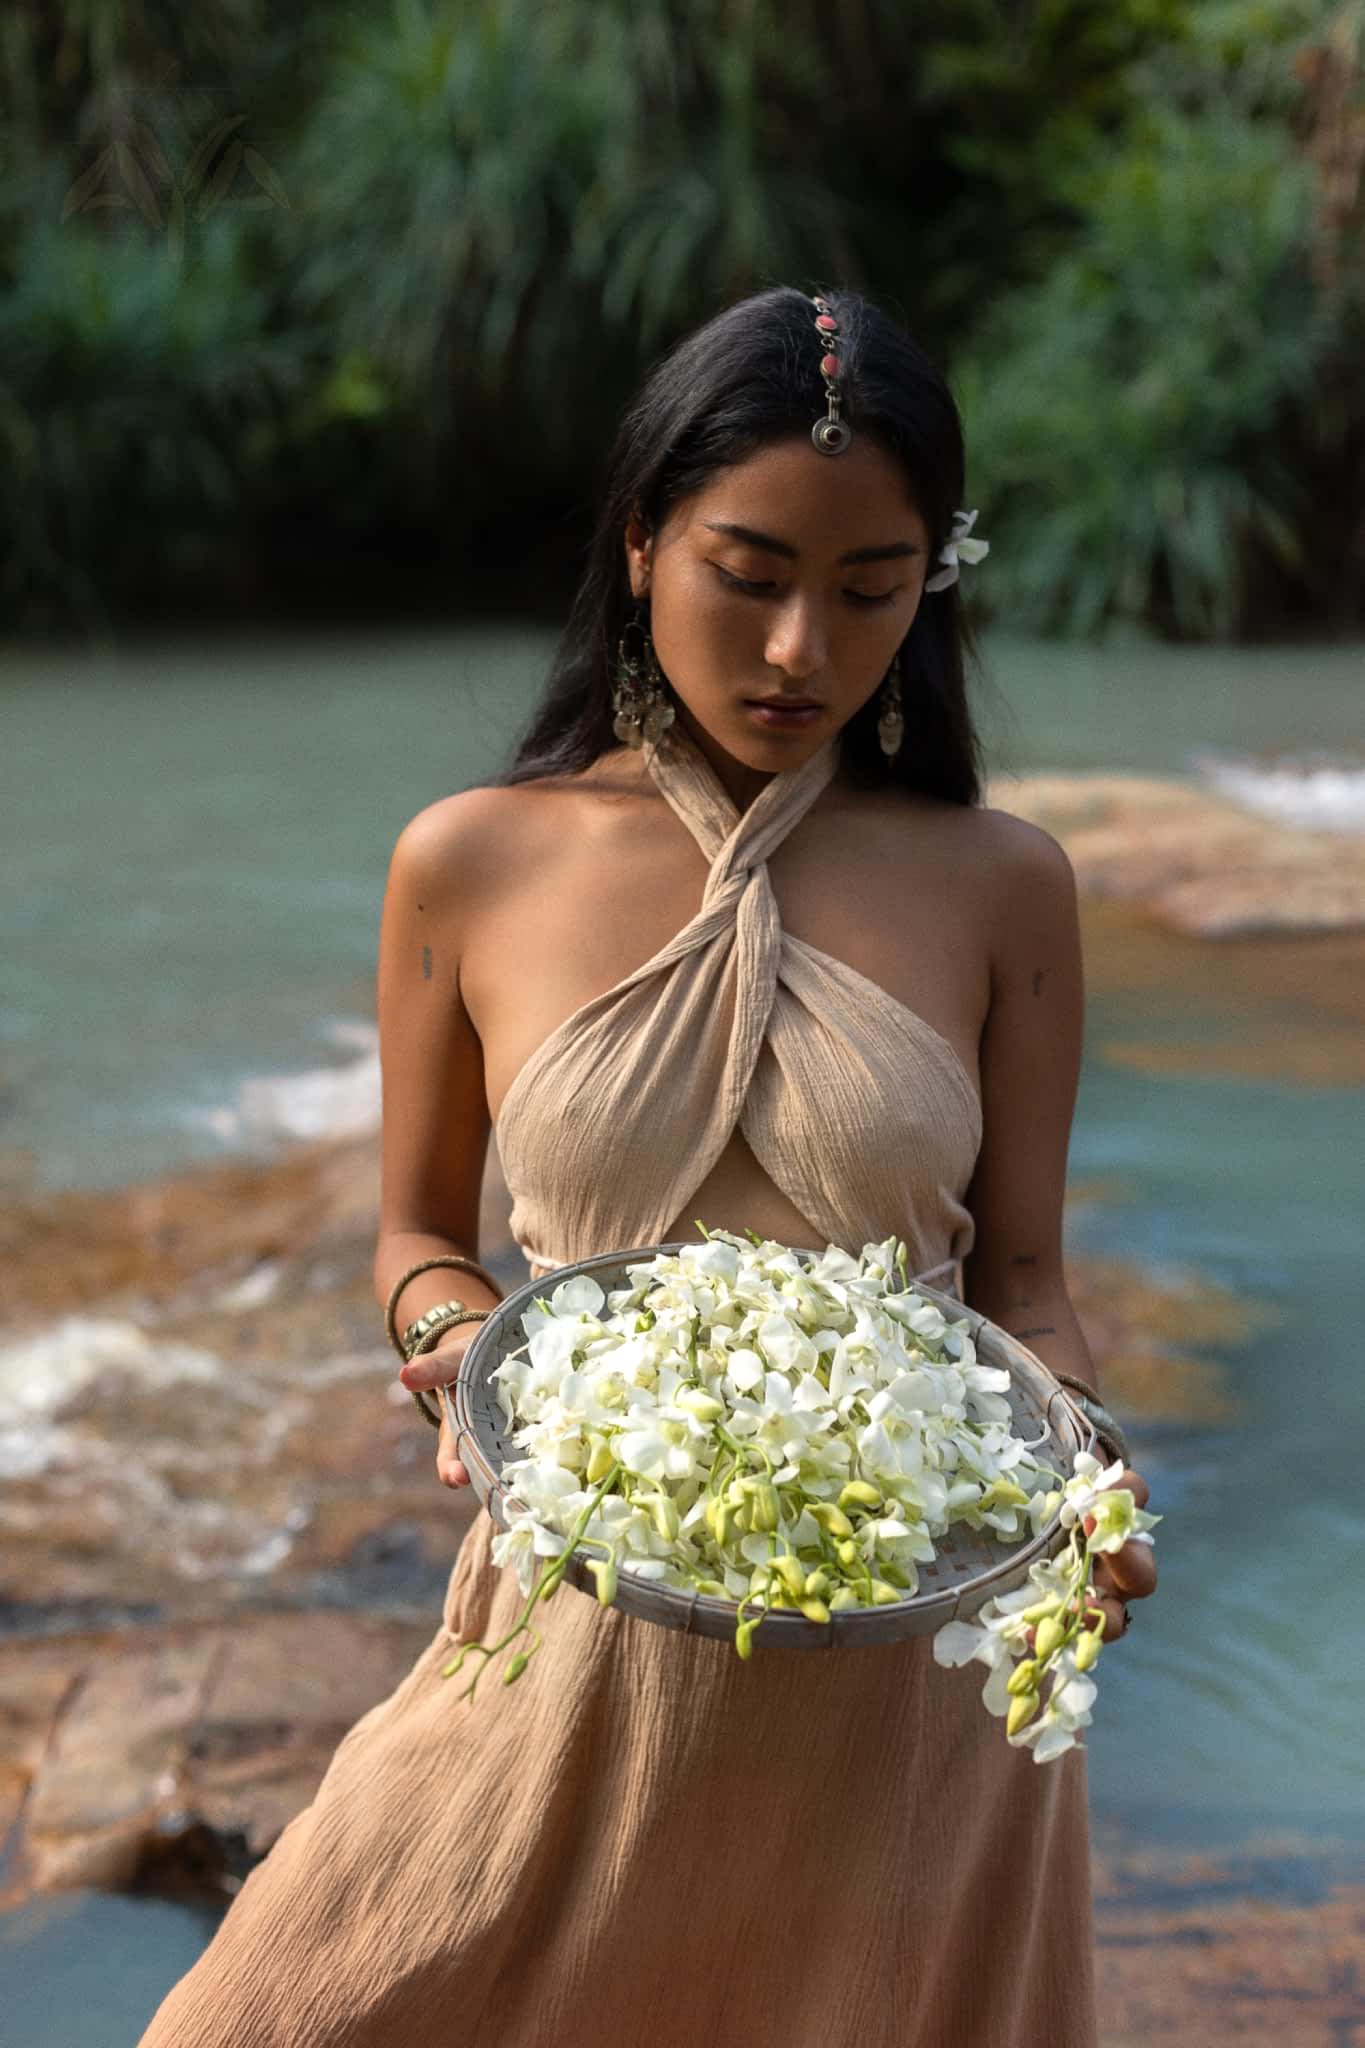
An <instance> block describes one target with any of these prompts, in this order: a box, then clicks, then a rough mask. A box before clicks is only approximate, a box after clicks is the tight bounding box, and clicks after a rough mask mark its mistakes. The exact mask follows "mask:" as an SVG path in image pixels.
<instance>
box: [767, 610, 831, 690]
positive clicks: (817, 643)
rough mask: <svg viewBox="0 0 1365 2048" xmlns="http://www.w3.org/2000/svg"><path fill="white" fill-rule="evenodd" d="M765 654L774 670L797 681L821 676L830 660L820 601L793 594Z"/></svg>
mask: <svg viewBox="0 0 1365 2048" xmlns="http://www.w3.org/2000/svg"><path fill="white" fill-rule="evenodd" d="M765 652H766V654H767V659H768V663H769V666H770V667H772V668H780V669H781V670H782V671H783V673H784V674H785V675H789V676H791V677H792V678H793V679H794V680H795V681H796V682H801V683H804V682H806V681H808V680H809V678H810V677H811V676H815V675H819V674H820V672H821V670H822V669H823V668H824V666H825V664H826V662H827V660H828V658H829V650H828V646H827V643H826V637H825V627H824V619H823V615H822V608H821V605H820V602H819V600H818V599H816V598H810V597H803V596H801V595H800V594H799V593H798V592H796V591H793V592H792V595H791V597H790V598H789V599H788V601H787V603H786V604H785V605H783V606H782V608H781V610H780V612H779V613H778V616H777V617H776V618H775V619H774V620H773V625H772V630H771V632H770V633H769V635H768V644H767V648H766V650H765Z"/></svg>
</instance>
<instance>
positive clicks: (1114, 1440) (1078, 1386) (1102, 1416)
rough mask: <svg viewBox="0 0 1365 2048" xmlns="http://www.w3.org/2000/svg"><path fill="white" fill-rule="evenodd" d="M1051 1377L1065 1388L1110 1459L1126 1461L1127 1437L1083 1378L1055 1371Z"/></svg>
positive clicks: (1125, 1462)
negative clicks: (1079, 1378)
mask: <svg viewBox="0 0 1365 2048" xmlns="http://www.w3.org/2000/svg"><path fill="white" fill-rule="evenodd" d="M1052 1377H1053V1378H1054V1379H1055V1380H1058V1381H1059V1382H1060V1383H1061V1385H1062V1386H1064V1387H1065V1388H1067V1390H1068V1392H1070V1394H1071V1398H1072V1400H1073V1401H1074V1402H1075V1404H1076V1406H1077V1407H1078V1408H1079V1409H1080V1411H1081V1413H1082V1415H1084V1417H1085V1419H1086V1421H1087V1422H1088V1423H1089V1424H1090V1427H1091V1428H1092V1429H1093V1430H1094V1432H1095V1435H1096V1437H1097V1439H1098V1440H1099V1443H1100V1445H1101V1447H1102V1448H1103V1449H1104V1450H1106V1451H1107V1452H1108V1453H1109V1456H1110V1458H1111V1459H1113V1458H1121V1459H1122V1460H1123V1462H1124V1464H1125V1465H1126V1464H1127V1463H1128V1439H1127V1437H1126V1436H1125V1435H1124V1433H1123V1431H1122V1429H1121V1428H1120V1427H1119V1425H1118V1423H1117V1422H1116V1421H1115V1420H1114V1418H1113V1416H1112V1415H1111V1414H1110V1413H1109V1410H1108V1409H1107V1408H1106V1407H1105V1405H1104V1403H1103V1401H1101V1399H1100V1397H1099V1395H1098V1394H1096V1393H1095V1392H1094V1391H1093V1390H1092V1389H1091V1388H1090V1387H1087V1386H1086V1384H1085V1381H1084V1380H1078V1379H1075V1378H1073V1377H1072V1375H1071V1374H1070V1373H1061V1372H1055V1373H1053V1375H1052Z"/></svg>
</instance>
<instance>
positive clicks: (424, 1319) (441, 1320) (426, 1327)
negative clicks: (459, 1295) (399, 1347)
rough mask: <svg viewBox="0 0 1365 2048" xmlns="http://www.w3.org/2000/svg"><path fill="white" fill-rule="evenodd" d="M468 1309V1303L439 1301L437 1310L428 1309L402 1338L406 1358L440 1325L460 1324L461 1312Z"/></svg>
mask: <svg viewBox="0 0 1365 2048" xmlns="http://www.w3.org/2000/svg"><path fill="white" fill-rule="evenodd" d="M468 1307H469V1303H468V1302H467V1301H438V1302H437V1304H436V1306H435V1308H429V1309H427V1310H426V1311H425V1313H424V1314H422V1315H420V1316H418V1318H417V1320H416V1321H415V1322H412V1323H409V1324H408V1327H407V1328H406V1330H404V1332H403V1338H402V1343H403V1356H404V1358H411V1357H412V1354H413V1352H414V1351H415V1350H416V1348H417V1346H418V1345H419V1344H420V1343H421V1341H422V1339H423V1337H426V1336H428V1335H429V1334H430V1333H431V1331H432V1330H434V1329H435V1328H436V1327H437V1325H438V1324H440V1325H442V1326H444V1325H445V1324H446V1323H448V1322H458V1321H459V1318H460V1313H461V1311H462V1310H463V1309H467V1308H468Z"/></svg>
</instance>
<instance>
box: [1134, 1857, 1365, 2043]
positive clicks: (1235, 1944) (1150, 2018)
mask: <svg viewBox="0 0 1365 2048" xmlns="http://www.w3.org/2000/svg"><path fill="white" fill-rule="evenodd" d="M1360 1868H1361V1865H1360V1855H1359V1849H1358V1847H1353V1845H1351V1844H1350V1843H1349V1842H1346V1841H1344V1840H1340V1841H1334V1840H1333V1839H1332V1838H1331V1837H1330V1835H1329V1834H1327V1833H1324V1834H1323V1835H1321V1836H1317V1837H1314V1838H1312V1839H1307V1838H1301V1839H1287V1840H1284V1841H1279V1842H1265V1843H1260V1844H1258V1843H1255V1842H1251V1843H1248V1844H1247V1845H1245V1846H1243V1847H1240V1848H1238V1849H1235V1850H1229V1851H1227V1852H1226V1853H1222V1854H1212V1853H1209V1852H1199V1851H1190V1850H1188V1849H1181V1848H1171V1847H1165V1846H1160V1845H1156V1844H1150V1843H1139V1842H1135V1841H1132V1840H1119V1839H1115V1838H1114V1835H1113V1831H1112V1830H1109V1829H1106V1828H1103V1827H1100V1828H1098V1829H1097V1830H1096V1840H1095V1843H1094V1855H1093V1870H1094V1879H1095V1935H1096V1978H1097V1989H1098V2004H1099V2018H1100V2039H1101V2041H1102V2043H1103V2044H1104V2048H1139V2044H1141V2048H1148V2044H1149V2043H1152V2042H1171V2043H1173V2044H1175V2043H1179V2044H1181V2048H1185V2044H1187V2043H1198V2044H1199V2048H1204V2044H1205V2043H1206V2042H1207V2043H1211V2044H1218V2043H1223V2042H1227V2043H1233V2042H1246V2041H1265V2042H1272V2041H1273V2042H1274V2043H1275V2044H1276V2048H1319V2044H1326V2043H1329V2042H1336V2041H1352V2040H1354V2039H1356V2037H1357V2035H1358V2034H1359V2032H1360V2030H1361V2028H1362V2025H1365V1970H1363V1969H1362V1965H1361V1946H1360V1930H1361V1926H1362V1924H1365V1886H1362V1884H1361V1881H1360Z"/></svg>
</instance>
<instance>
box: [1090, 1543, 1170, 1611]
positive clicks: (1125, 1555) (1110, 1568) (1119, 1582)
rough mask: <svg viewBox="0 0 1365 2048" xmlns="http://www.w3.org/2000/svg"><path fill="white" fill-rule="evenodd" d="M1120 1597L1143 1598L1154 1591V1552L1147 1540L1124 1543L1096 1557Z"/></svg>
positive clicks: (1146, 1597) (1123, 1598)
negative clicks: (1100, 1556)
mask: <svg viewBox="0 0 1365 2048" xmlns="http://www.w3.org/2000/svg"><path fill="white" fill-rule="evenodd" d="M1101 1562H1103V1564H1104V1566H1105V1568H1106V1577H1107V1579H1108V1580H1109V1582H1110V1584H1111V1585H1112V1587H1113V1590H1114V1592H1115V1593H1117V1595H1118V1597H1119V1599H1120V1600H1147V1599H1150V1597H1151V1595H1152V1594H1153V1593H1155V1591H1156V1555H1155V1553H1154V1551H1153V1549H1152V1546H1151V1544H1150V1543H1125V1544H1124V1545H1123V1546H1122V1548H1121V1549H1119V1550H1111V1551H1106V1552H1105V1553H1104V1554H1103V1557H1102V1559H1100V1558H1097V1559H1096V1568H1097V1570H1098V1566H1099V1564H1100V1563H1101Z"/></svg>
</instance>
